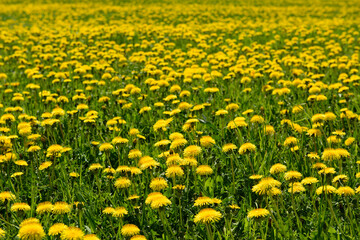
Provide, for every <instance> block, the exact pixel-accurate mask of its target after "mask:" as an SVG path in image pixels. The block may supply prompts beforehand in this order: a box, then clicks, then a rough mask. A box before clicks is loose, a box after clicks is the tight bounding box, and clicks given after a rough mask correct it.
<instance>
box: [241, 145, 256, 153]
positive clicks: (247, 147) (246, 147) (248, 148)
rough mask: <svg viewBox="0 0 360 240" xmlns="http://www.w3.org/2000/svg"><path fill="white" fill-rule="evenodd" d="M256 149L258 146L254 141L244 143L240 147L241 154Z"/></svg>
mask: <svg viewBox="0 0 360 240" xmlns="http://www.w3.org/2000/svg"><path fill="white" fill-rule="evenodd" d="M255 151H256V146H255V145H254V144H252V143H244V144H243V145H241V147H240V149H239V153H240V154H246V153H251V152H255Z"/></svg>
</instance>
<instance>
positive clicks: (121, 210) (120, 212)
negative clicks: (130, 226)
mask: <svg viewBox="0 0 360 240" xmlns="http://www.w3.org/2000/svg"><path fill="white" fill-rule="evenodd" d="M127 214H128V211H127V210H126V208H124V207H117V208H115V209H114V212H113V213H112V216H113V217H118V218H122V217H124V216H125V215H127Z"/></svg>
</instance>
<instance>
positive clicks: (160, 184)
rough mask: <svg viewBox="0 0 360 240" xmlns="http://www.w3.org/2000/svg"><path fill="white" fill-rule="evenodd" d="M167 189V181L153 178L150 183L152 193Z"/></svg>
mask: <svg viewBox="0 0 360 240" xmlns="http://www.w3.org/2000/svg"><path fill="white" fill-rule="evenodd" d="M167 187H168V184H167V181H166V179H164V178H161V177H159V178H154V179H152V180H151V182H150V188H151V189H152V190H153V191H161V190H163V189H165V188H167Z"/></svg>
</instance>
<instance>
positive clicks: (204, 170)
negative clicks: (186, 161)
mask: <svg viewBox="0 0 360 240" xmlns="http://www.w3.org/2000/svg"><path fill="white" fill-rule="evenodd" d="M213 172H214V171H213V170H212V168H211V167H210V166H209V165H200V166H198V167H197V168H196V173H197V174H199V175H200V176H206V175H210V174H212V173H213Z"/></svg>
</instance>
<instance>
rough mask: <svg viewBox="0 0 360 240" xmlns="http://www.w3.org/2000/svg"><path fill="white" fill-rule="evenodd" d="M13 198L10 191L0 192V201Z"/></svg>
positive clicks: (12, 199)
mask: <svg viewBox="0 0 360 240" xmlns="http://www.w3.org/2000/svg"><path fill="white" fill-rule="evenodd" d="M15 199H16V197H15V195H14V194H12V193H11V192H1V193H0V201H1V202H5V201H14V200H15Z"/></svg>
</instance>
